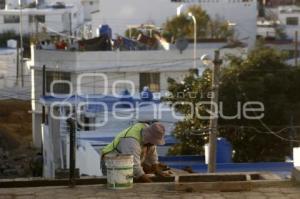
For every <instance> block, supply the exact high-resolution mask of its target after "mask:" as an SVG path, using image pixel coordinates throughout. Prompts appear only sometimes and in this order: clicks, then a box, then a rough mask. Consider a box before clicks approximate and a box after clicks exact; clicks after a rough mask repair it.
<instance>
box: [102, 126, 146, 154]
mask: <svg viewBox="0 0 300 199" xmlns="http://www.w3.org/2000/svg"><path fill="white" fill-rule="evenodd" d="M145 127H146V126H145V124H143V123H137V124H135V125H133V126H131V127H129V128H127V129H125V130H123V131H121V132H120V133H119V134H118V135H117V136H116V137H115V139H114V140H113V141H112V142H111V143H110V144H108V145H107V146H105V147H104V148H103V149H102V155H106V154H108V153H110V152H112V151H115V150H116V151H117V147H118V145H119V143H120V140H121V138H134V139H136V140H137V141H138V142H139V143H140V144H141V143H142V141H143V140H142V135H141V131H142V130H143V129H144V128H145Z"/></svg>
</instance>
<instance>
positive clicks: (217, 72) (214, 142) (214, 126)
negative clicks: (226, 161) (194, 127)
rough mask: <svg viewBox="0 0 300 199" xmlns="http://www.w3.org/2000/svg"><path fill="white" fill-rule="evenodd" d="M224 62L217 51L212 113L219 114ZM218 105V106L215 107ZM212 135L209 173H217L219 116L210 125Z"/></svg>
mask: <svg viewBox="0 0 300 199" xmlns="http://www.w3.org/2000/svg"><path fill="white" fill-rule="evenodd" d="M221 64H222V61H221V60H220V51H219V50H216V51H215V59H214V69H213V74H212V76H213V77H212V81H213V82H212V91H213V93H214V95H213V96H212V99H211V111H212V112H213V113H215V112H218V110H216V106H217V107H218V105H217V104H218V102H219V81H220V79H219V78H220V77H219V76H220V66H221ZM215 105H216V106H215ZM209 129H210V134H209V160H208V172H209V173H214V172H216V148H217V132H218V115H216V116H213V118H211V120H210V124H209Z"/></svg>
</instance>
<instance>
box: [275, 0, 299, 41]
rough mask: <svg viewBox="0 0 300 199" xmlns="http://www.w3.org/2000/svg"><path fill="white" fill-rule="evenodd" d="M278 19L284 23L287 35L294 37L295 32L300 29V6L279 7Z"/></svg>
mask: <svg viewBox="0 0 300 199" xmlns="http://www.w3.org/2000/svg"><path fill="white" fill-rule="evenodd" d="M278 20H279V21H280V23H281V24H282V25H283V27H284V30H285V33H286V35H287V37H288V38H290V39H294V37H295V32H296V31H299V30H300V7H298V6H283V7H279V8H278Z"/></svg>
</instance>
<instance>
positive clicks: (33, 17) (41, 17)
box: [29, 15, 46, 23]
mask: <svg viewBox="0 0 300 199" xmlns="http://www.w3.org/2000/svg"><path fill="white" fill-rule="evenodd" d="M35 21H38V22H41V23H45V21H46V20H45V15H29V23H34V22H35Z"/></svg>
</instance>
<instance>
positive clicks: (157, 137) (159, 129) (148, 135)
mask: <svg viewBox="0 0 300 199" xmlns="http://www.w3.org/2000/svg"><path fill="white" fill-rule="evenodd" d="M164 136H165V127H164V126H163V125H162V124H161V123H158V122H155V123H153V124H152V125H150V126H149V127H146V128H145V129H144V143H150V144H153V145H164V144H165V139H164Z"/></svg>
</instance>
